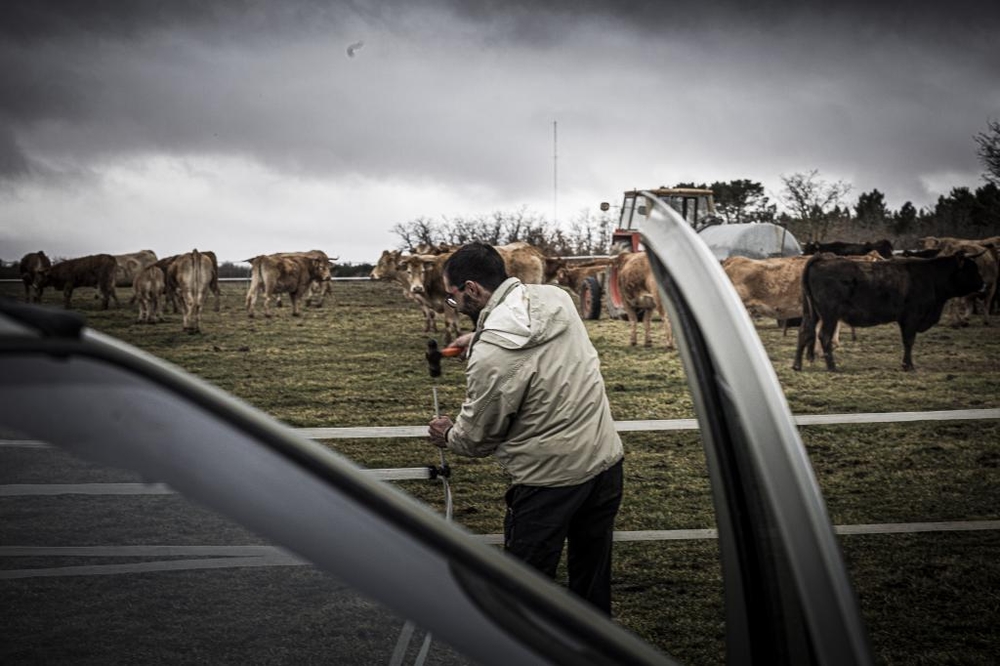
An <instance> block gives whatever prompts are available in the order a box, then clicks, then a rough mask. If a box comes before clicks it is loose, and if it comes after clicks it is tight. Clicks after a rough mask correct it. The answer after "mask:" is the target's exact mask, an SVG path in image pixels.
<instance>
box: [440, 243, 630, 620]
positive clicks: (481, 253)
mask: <svg viewBox="0 0 1000 666" xmlns="http://www.w3.org/2000/svg"><path fill="white" fill-rule="evenodd" d="M444 284H445V289H446V290H447V291H448V293H449V294H450V295H451V297H450V298H449V299H448V300H449V304H450V305H452V307H455V308H457V309H458V310H459V311H461V312H464V313H466V314H468V315H469V316H470V317H472V319H473V321H475V322H476V330H475V333H474V335H473V338H472V342H471V344H470V346H469V350H468V367H467V369H466V398H465V402H464V403H463V405H462V409H461V411H460V413H459V414H458V416H457V417H456V419H455V420H454V422H453V421H452V420H451V419H450V418H449V417H447V416H440V417H437V418H435V419H434V420H432V421H431V423H430V438H431V441H432V442H433V443H434V444H436V445H437V446H440V447H447V448H448V449H449V450H451V451H454V452H455V453H457V454H460V455H465V456H472V457H485V456H488V455H490V454H492V455H494V456H495V457H496V459H497V461H498V462H499V463H500V464H501V465H502V466H503V467H504V469H505V470H506V471H507V472H508V473H509V474H510V476H511V487H510V489H509V490H508V491H507V494H506V502H507V514H506V517H505V519H504V548H505V549H506V550H507V551H508V552H509V553H511V554H512V555H514V556H516V557H518V558H520V559H522V560H524V561H525V562H527V563H528V564H530V565H532V566H534V567H535V568H537V569H539V570H540V571H542V572H543V573H545V574H547V575H548V576H550V577H555V573H556V567H557V566H558V564H559V559H560V557H561V556H562V549H563V544H564V542H567V541H568V553H567V569H568V573H569V588H570V589H571V590H572V591H574V592H576V593H577V594H579V595H580V596H582V597H583V598H584V599H587V600H588V601H590V602H591V603H592V604H594V605H595V606H597V607H598V608H600V609H601V610H603V611H604V612H606V613H609V614H610V612H611V549H612V535H613V529H614V520H615V515H616V514H617V512H618V506H619V504H620V503H621V496H622V455H623V453H622V443H621V439H620V438H619V437H618V433H617V432H616V431H615V426H614V421H613V419H612V417H611V409H610V406H609V404H608V398H607V395H606V394H605V391H604V380H603V378H602V377H601V371H600V361H599V359H598V356H597V351H596V350H595V349H594V346H593V345H592V344H591V342H590V338H589V336H588V335H587V330H586V328H585V327H584V325H583V322H582V321H581V320H580V317H579V315H578V314H577V312H576V308H575V306H574V304H573V301H572V299H571V298H570V297H569V295H568V294H567V293H566V292H564V291H563V290H562V289H560V288H558V287H555V286H549V285H534V284H531V285H525V284H522V283H521V282H520V281H519V280H518V279H516V278H508V277H507V273H506V270H505V268H504V263H503V259H502V258H501V257H500V255H499V254H498V253H497V251H496V250H495V249H494V248H493V247H491V246H489V245H485V244H482V243H471V244H469V245H465V246H463V247H462V248H460V249H459V250H458V251H457V252H455V254H454V255H452V256H451V257H450V258H449V259H448V261H447V262H446V263H445V266H444Z"/></svg>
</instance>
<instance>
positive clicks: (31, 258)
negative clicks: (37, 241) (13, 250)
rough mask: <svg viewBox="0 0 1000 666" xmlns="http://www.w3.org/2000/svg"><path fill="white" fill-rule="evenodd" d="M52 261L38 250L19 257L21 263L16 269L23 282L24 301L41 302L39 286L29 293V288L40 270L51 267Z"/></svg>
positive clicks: (36, 278)
mask: <svg viewBox="0 0 1000 666" xmlns="http://www.w3.org/2000/svg"><path fill="white" fill-rule="evenodd" d="M51 267H52V262H51V261H49V258H48V257H46V256H45V253H44V252H42V251H41V250H39V251H38V252H29V253H28V254H26V255H24V256H23V257H21V263H20V265H19V266H18V270H19V271H20V273H21V281H22V282H24V302H25V303H30V302H31V301H34V302H35V303H41V302H42V290H41V288H38V289H35V294H34V295H32V294H31V288H32V287H33V286H34V284H35V283H36V282H37V281H38V276H39V275H40V274H41V272H42V271H44V270H46V269H48V268H51Z"/></svg>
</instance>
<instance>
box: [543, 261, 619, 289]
mask: <svg viewBox="0 0 1000 666" xmlns="http://www.w3.org/2000/svg"><path fill="white" fill-rule="evenodd" d="M610 264H611V260H610V259H608V260H606V261H594V262H587V263H586V264H577V265H575V266H562V267H561V268H559V270H557V271H556V273H555V275H554V278H555V282H556V284H558V285H559V286H561V287H567V288H568V289H569V290H570V291H572V292H573V293H574V294H575V293H577V292H578V291H579V290H580V286H581V285H582V284H583V281H584V280H586V279H587V278H589V277H597V278H599V277H600V276H601V275H603V274H604V273H605V272H606V271H607V270H608V266H609V265H610Z"/></svg>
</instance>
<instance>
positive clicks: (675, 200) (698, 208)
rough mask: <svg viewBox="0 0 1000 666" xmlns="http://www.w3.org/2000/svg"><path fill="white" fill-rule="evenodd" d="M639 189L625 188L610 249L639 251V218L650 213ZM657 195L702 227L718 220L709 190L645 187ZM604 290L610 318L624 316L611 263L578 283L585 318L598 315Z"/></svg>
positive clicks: (581, 312)
mask: <svg viewBox="0 0 1000 666" xmlns="http://www.w3.org/2000/svg"><path fill="white" fill-rule="evenodd" d="M642 192H643V191H642V190H631V191H628V192H625V196H624V198H623V199H622V205H621V209H620V211H619V218H618V226H617V228H616V229H615V230H614V232H613V233H612V235H611V247H612V253H613V254H615V253H617V252H619V251H625V252H638V251H640V250H642V249H643V248H642V244H641V243H640V242H639V231H638V227H639V222H640V220H643V219H645V218H646V217H648V216H649V212H650V210H651V207H650V206H649V205H648V204H647V202H646V197H645V196H643V194H642ZM648 192H650V193H652V194H654V195H656V197H657V198H658V199H660V200H661V201H663V202H664V203H666V204H668V205H669V206H670V207H671V208H673V209H674V210H676V211H677V212H678V213H679V214H680V215H681V217H683V218H684V219H685V220H687V221H688V222H689V223H690V224H691V226H693V227H695V228H696V229H701V228H703V227H705V226H709V225H714V224H718V223H719V222H721V220H720V219H719V218H718V216H717V215H716V213H715V200H714V199H713V198H712V190H703V189H696V188H688V187H660V188H654V189H651V190H648ZM610 208H611V205H610V204H608V203H602V204H601V210H602V211H607V210H609V209H610ZM604 292H607V296H608V298H607V308H608V315H609V316H610V317H612V318H613V319H622V318H624V317H625V310H624V309H623V308H622V299H621V295H620V294H619V293H618V276H617V275H616V274H615V266H614V264H613V263H612V264H611V265H610V266H609V267H608V269H607V270H606V271H605V272H604V273H602V274H601V275H599V276H595V277H588V278H586V279H585V280H584V281H583V283H582V284H581V286H580V291H579V296H580V315H581V316H582V317H583V318H584V319H598V318H600V316H601V295H602V293H604Z"/></svg>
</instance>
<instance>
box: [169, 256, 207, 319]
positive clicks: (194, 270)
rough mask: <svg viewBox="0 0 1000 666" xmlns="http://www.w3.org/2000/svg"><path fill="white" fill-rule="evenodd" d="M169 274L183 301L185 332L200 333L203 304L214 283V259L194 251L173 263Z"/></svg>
mask: <svg viewBox="0 0 1000 666" xmlns="http://www.w3.org/2000/svg"><path fill="white" fill-rule="evenodd" d="M168 272H169V273H170V280H171V282H173V284H175V285H176V287H177V293H178V295H179V298H180V301H181V307H182V310H181V315H182V321H183V328H184V330H185V331H187V332H188V333H199V332H200V331H201V308H202V304H203V303H204V302H205V295H206V294H207V293H208V291H209V289H210V285H211V283H212V259H211V258H210V257H209V256H208V253H207V252H199V251H198V250H192V251H190V252H188V253H187V254H182V255H180V256H179V257H177V258H176V259H175V260H174V261H173V262H171V264H170V268H169V269H168Z"/></svg>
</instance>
